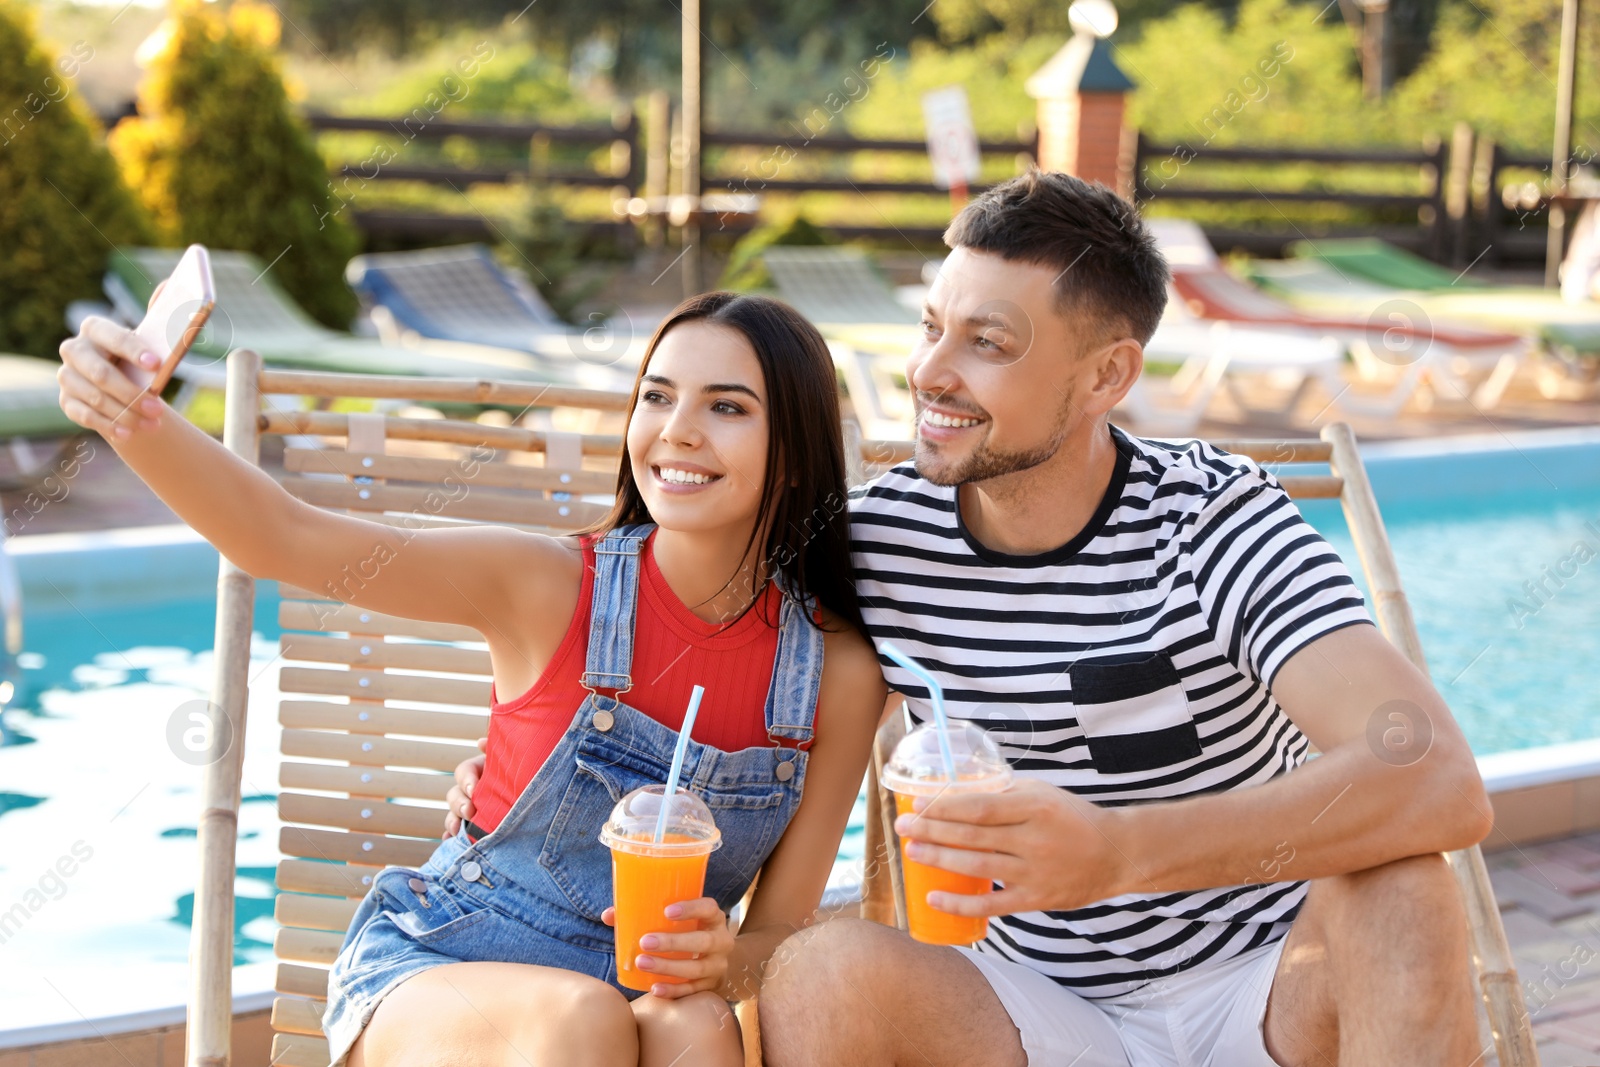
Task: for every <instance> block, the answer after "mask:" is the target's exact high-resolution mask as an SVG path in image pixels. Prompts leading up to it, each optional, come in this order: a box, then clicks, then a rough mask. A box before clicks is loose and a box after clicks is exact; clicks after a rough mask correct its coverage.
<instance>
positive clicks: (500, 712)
mask: <svg viewBox="0 0 1600 1067" xmlns="http://www.w3.org/2000/svg"><path fill="white" fill-rule="evenodd" d="M655 535H656V531H654V530H652V531H651V532H650V536H649V537H648V538H647V539H646V541H645V543H644V548H643V549H642V551H641V552H640V553H639V561H640V567H639V597H638V608H637V610H636V614H635V623H634V634H633V688H632V689H631V690H630V691H629V692H628V693H627V694H626V695H625V696H623V698H622V699H623V700H624V701H625V702H626V703H628V704H630V705H632V706H633V707H635V708H637V709H639V710H640V711H642V712H644V713H645V714H646V715H648V716H650V717H651V718H652V719H654V720H656V721H657V722H659V723H661V724H662V725H663V726H667V727H669V728H671V729H673V730H677V729H681V728H682V726H683V714H684V712H685V711H687V710H688V707H689V694H690V692H691V690H693V688H694V687H695V686H696V685H703V686H705V689H706V692H705V696H704V697H703V698H702V699H701V702H700V711H699V713H698V715H697V716H696V717H695V724H694V739H695V740H696V741H699V742H701V743H702V744H707V745H712V746H714V747H716V748H720V749H724V750H726V751H732V750H735V749H740V748H751V747H754V746H757V745H770V744H772V743H773V742H772V741H771V739H769V738H768V736H767V726H766V703H767V690H768V688H769V687H770V686H771V684H772V668H773V660H774V659H775V658H776V656H777V651H778V630H777V627H776V626H775V625H773V624H774V623H776V621H777V619H778V617H779V608H780V607H781V594H780V593H779V592H778V588H777V586H776V585H774V584H773V583H771V582H768V583H767V587H766V588H765V589H764V590H762V593H761V596H760V598H759V600H758V601H757V603H756V604H755V605H753V606H752V607H751V608H750V609H749V610H748V611H746V612H745V613H744V614H743V615H742V616H740V617H739V618H738V619H736V620H735V621H734V622H732V623H730V624H727V625H725V626H724V625H719V624H715V623H709V622H706V621H704V620H703V619H701V618H699V617H698V616H696V615H695V614H694V613H693V612H692V611H690V610H689V609H688V608H687V607H685V606H684V604H683V602H682V601H680V600H679V599H678V598H677V596H676V595H675V594H674V593H673V592H672V587H671V586H669V585H668V584H667V581H666V579H665V578H663V577H662V575H661V569H660V568H659V567H658V566H657V565H656V559H655V551H654V544H655ZM594 558H595V557H594V541H593V539H591V538H585V539H584V540H583V584H582V586H581V588H580V589H579V592H578V606H577V608H576V610H574V611H573V613H572V622H571V623H570V624H569V625H568V627H567V632H566V636H565V637H563V638H562V641H561V645H560V647H559V648H557V649H556V653H555V655H554V656H553V657H551V659H550V663H549V664H548V665H547V666H546V667H545V669H544V673H542V674H541V675H540V676H539V680H538V681H536V682H534V683H533V686H532V687H531V688H530V689H529V690H528V691H527V692H526V693H523V694H522V695H521V696H519V697H517V698H516V699H514V700H509V701H506V702H505V703H500V701H499V696H498V694H497V693H496V692H495V691H494V689H493V687H491V689H490V694H489V698H490V707H489V712H490V714H489V744H488V750H487V752H486V754H485V760H484V769H483V777H482V778H480V779H479V780H478V785H477V787H476V788H475V789H474V790H473V791H472V803H473V808H474V811H473V814H472V821H473V823H474V824H476V825H477V826H479V827H481V828H482V829H483V830H484V831H485V832H489V831H492V830H493V829H494V828H495V827H497V826H499V825H500V820H501V819H503V818H505V816H506V813H507V812H509V811H510V810H511V806H512V805H513V804H514V803H516V800H517V797H519V796H521V795H522V791H523V790H524V789H525V788H527V785H528V783H529V782H531V781H533V776H534V775H535V774H537V773H538V771H539V768H540V767H541V766H543V765H544V761H545V760H546V759H548V758H549V757H550V753H551V752H554V751H555V748H556V745H557V744H559V743H560V742H561V738H562V735H564V734H565V733H566V731H567V727H568V726H569V725H571V723H572V717H573V715H574V714H575V713H576V712H577V710H578V705H579V704H581V703H583V700H584V698H585V697H587V696H588V695H589V692H588V690H586V689H584V688H583V685H582V684H581V679H582V677H583V670H584V663H585V662H586V660H587V658H588V653H589V623H590V610H591V607H592V605H593V602H594V566H595V564H594ZM782 743H783V744H784V745H786V746H792V745H793V742H792V741H783V742H782ZM805 747H809V746H805Z"/></svg>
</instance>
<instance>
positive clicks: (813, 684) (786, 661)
mask: <svg viewBox="0 0 1600 1067" xmlns="http://www.w3.org/2000/svg"><path fill="white" fill-rule="evenodd" d="M781 587H782V588H784V590H785V595H784V597H783V608H782V609H781V611H780V613H779V623H778V654H777V657H776V659H775V660H774V661H773V664H772V686H771V687H770V688H769V689H768V690H767V736H768V737H771V738H772V739H774V740H776V739H778V738H780V737H782V738H788V739H790V740H793V741H796V742H798V743H800V744H804V743H805V742H807V741H809V740H811V735H812V727H813V724H814V723H815V720H816V716H817V694H818V692H820V691H821V688H822V631H821V630H819V629H818V628H817V627H816V626H815V625H813V624H812V622H811V617H812V616H814V614H815V612H816V610H817V600H816V598H815V597H807V598H806V602H805V603H804V604H803V605H802V604H801V603H800V602H799V601H798V600H797V599H796V598H795V597H794V596H792V595H790V594H789V592H788V589H787V584H786V583H784V584H783V585H782V586H781Z"/></svg>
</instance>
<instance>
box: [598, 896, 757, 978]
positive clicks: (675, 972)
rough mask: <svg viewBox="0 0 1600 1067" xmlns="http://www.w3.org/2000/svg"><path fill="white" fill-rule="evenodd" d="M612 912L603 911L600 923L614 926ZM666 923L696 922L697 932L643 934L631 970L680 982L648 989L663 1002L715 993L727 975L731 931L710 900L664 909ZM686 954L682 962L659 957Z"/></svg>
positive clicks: (731, 950)
mask: <svg viewBox="0 0 1600 1067" xmlns="http://www.w3.org/2000/svg"><path fill="white" fill-rule="evenodd" d="M616 915H617V909H616V908H607V909H606V910H605V911H604V912H602V913H601V915H600V920H601V921H602V922H604V923H605V924H606V925H607V926H615V925H616V924H617V923H616ZM667 918H669V919H696V920H698V921H699V923H700V929H698V930H690V931H689V932H688V933H682V934H645V935H644V936H643V937H641V938H640V939H639V947H640V948H641V949H643V950H644V951H643V952H641V953H640V954H639V955H638V956H637V957H635V959H634V966H636V967H638V968H639V969H640V970H641V971H647V972H649V973H650V974H662V975H671V976H672V977H674V978H682V979H684V980H683V981H681V982H656V983H655V984H654V985H652V986H651V987H650V993H651V995H653V996H657V997H664V998H666V999H667V1000H677V999H678V998H679V997H687V996H691V995H693V994H695V993H703V992H706V991H707V990H713V989H717V988H718V987H720V986H721V985H722V980H723V978H725V977H726V976H727V974H728V955H729V954H730V953H731V952H733V931H732V930H730V929H728V917H727V916H726V915H725V914H723V912H722V908H721V907H719V906H718V904H717V902H716V901H715V900H713V899H711V898H710V897H701V898H699V899H698V900H685V901H683V902H682V903H681V904H670V905H668V906H667ZM665 952H686V953H691V954H692V957H691V958H690V959H685V960H675V959H667V958H666V957H665V956H663V955H660V953H665Z"/></svg>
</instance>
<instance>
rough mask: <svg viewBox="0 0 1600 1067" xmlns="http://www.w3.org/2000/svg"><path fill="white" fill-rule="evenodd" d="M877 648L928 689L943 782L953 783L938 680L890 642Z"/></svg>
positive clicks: (946, 721)
mask: <svg viewBox="0 0 1600 1067" xmlns="http://www.w3.org/2000/svg"><path fill="white" fill-rule="evenodd" d="M878 648H879V649H880V650H881V651H882V652H883V654H884V655H885V656H888V657H889V658H890V659H892V660H894V661H895V662H896V663H898V664H900V666H902V667H904V668H905V669H906V670H908V671H910V672H911V673H912V674H914V675H916V676H917V679H918V680H919V681H921V682H922V684H923V685H925V686H927V687H928V696H929V697H931V698H932V700H933V725H934V733H935V734H936V735H937V736H938V738H939V758H940V759H941V760H943V761H944V774H945V781H947V782H954V781H955V780H956V757H955V755H954V754H953V753H952V752H951V751H950V720H949V719H948V718H947V717H946V716H945V713H944V690H943V689H942V688H940V686H939V679H937V678H935V677H934V676H933V674H932V673H931V672H930V671H929V670H928V668H926V667H924V666H923V665H922V664H920V663H918V662H917V661H916V660H914V659H912V658H911V657H910V656H908V655H906V654H905V653H904V652H901V651H900V650H899V649H898V648H896V647H895V646H894V645H893V644H891V643H890V642H888V641H885V642H883V644H881V645H879V646H878Z"/></svg>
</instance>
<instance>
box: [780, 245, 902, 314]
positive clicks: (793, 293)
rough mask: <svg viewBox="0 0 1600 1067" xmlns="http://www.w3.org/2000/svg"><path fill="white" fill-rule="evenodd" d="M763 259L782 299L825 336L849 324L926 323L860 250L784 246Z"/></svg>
mask: <svg viewBox="0 0 1600 1067" xmlns="http://www.w3.org/2000/svg"><path fill="white" fill-rule="evenodd" d="M761 258H762V259H763V260H764V261H765V262H766V265H767V271H768V273H770V274H771V275H772V280H773V283H774V284H775V285H776V286H777V287H778V295H779V296H780V297H782V298H783V299H784V301H786V302H787V303H789V304H791V305H793V307H794V308H795V309H796V310H797V311H799V312H800V314H802V315H804V316H805V317H806V318H808V319H810V320H811V321H812V322H814V323H816V324H817V325H818V327H819V328H822V329H823V332H824V333H827V332H828V331H827V327H829V326H833V325H845V324H860V323H883V324H887V325H904V326H914V325H915V324H916V322H917V320H918V318H919V317H920V316H919V315H918V314H917V312H915V311H913V310H912V309H911V308H909V307H907V306H906V305H905V304H904V303H902V302H901V301H900V299H899V298H898V297H896V296H895V291H894V287H893V286H891V285H890V284H889V282H888V280H887V279H886V278H884V276H883V275H882V274H880V273H879V272H878V269H877V267H876V266H874V265H873V263H872V260H870V259H869V258H868V257H867V254H866V253H865V252H863V251H861V249H859V248H842V247H833V246H825V247H810V246H805V247H787V246H782V247H775V248H769V249H767V250H766V251H765V252H763V253H762V254H761Z"/></svg>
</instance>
